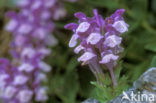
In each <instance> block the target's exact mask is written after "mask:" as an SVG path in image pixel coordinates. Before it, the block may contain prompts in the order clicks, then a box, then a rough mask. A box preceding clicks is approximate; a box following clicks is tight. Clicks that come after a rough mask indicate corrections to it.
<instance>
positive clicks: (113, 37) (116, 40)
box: [104, 35, 122, 48]
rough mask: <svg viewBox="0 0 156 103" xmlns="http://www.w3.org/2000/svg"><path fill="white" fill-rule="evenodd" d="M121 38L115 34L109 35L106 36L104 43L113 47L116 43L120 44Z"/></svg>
mask: <svg viewBox="0 0 156 103" xmlns="http://www.w3.org/2000/svg"><path fill="white" fill-rule="evenodd" d="M121 40H122V38H121V37H118V36H116V35H111V36H108V37H107V38H106V40H105V41H104V44H105V45H107V46H108V47H111V48H114V47H115V46H117V45H120V43H121Z"/></svg>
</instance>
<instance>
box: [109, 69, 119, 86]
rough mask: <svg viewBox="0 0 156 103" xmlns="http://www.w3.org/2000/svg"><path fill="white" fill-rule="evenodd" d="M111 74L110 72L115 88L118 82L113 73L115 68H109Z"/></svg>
mask: <svg viewBox="0 0 156 103" xmlns="http://www.w3.org/2000/svg"><path fill="white" fill-rule="evenodd" d="M109 72H110V75H111V78H112V83H113V86H114V87H115V86H117V81H116V78H115V75H114V72H113V68H109Z"/></svg>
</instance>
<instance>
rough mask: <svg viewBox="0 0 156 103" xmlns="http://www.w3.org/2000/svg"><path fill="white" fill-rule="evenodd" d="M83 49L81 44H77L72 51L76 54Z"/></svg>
mask: <svg viewBox="0 0 156 103" xmlns="http://www.w3.org/2000/svg"><path fill="white" fill-rule="evenodd" d="M83 49H84V47H83V46H82V45H79V46H77V47H76V48H75V49H74V52H75V53H76V54H78V53H79V52H80V51H81V50H83Z"/></svg>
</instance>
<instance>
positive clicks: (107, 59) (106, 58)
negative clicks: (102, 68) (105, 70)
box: [100, 54, 119, 64]
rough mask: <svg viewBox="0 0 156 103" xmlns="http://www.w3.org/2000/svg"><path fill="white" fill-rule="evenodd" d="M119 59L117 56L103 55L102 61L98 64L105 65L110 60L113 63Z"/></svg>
mask: <svg viewBox="0 0 156 103" xmlns="http://www.w3.org/2000/svg"><path fill="white" fill-rule="evenodd" d="M118 58H119V56H117V55H114V54H107V55H105V56H104V57H103V58H102V60H101V61H100V63H102V64H106V63H109V62H110V61H111V60H113V61H115V60H117V59H118Z"/></svg>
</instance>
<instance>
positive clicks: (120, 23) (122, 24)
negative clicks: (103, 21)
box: [112, 20, 128, 33]
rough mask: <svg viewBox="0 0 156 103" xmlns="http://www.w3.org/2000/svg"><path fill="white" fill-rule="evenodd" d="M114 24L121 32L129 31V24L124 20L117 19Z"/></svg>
mask: <svg viewBox="0 0 156 103" xmlns="http://www.w3.org/2000/svg"><path fill="white" fill-rule="evenodd" d="M112 26H113V27H114V28H115V29H116V30H117V31H118V32H120V33H124V32H126V31H128V24H126V23H125V22H124V21H123V20H120V21H116V22H115V23H114V24H113V25H112Z"/></svg>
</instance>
